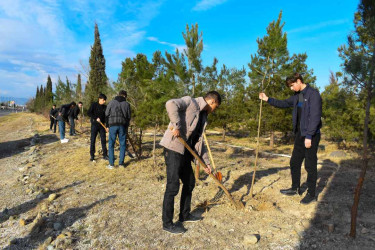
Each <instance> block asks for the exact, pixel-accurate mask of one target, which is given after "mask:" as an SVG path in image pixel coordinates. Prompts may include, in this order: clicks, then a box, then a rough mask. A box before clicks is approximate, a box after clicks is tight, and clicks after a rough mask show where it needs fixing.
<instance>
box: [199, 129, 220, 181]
mask: <svg viewBox="0 0 375 250" xmlns="http://www.w3.org/2000/svg"><path fill="white" fill-rule="evenodd" d="M203 138H204V142H205V143H206V146H207V149H208V155H209V156H210V160H211V163H212V167H213V168H214V171H215V174H214V175H215V177H216V179H218V181H220V182H221V180H222V179H223V174H222V173H221V172H219V171H217V170H216V166H215V162H214V158H213V157H212V153H211V148H210V145H209V144H208V140H207V136H206V133H205V132H203Z"/></svg>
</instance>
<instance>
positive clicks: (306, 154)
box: [259, 73, 322, 204]
mask: <svg viewBox="0 0 375 250" xmlns="http://www.w3.org/2000/svg"><path fill="white" fill-rule="evenodd" d="M286 85H287V87H289V88H290V89H291V90H293V91H294V92H295V94H294V95H293V96H291V97H290V98H288V99H286V100H276V99H274V98H268V97H267V95H266V94H265V93H259V99H262V100H263V101H266V102H268V103H269V104H271V105H272V106H275V107H278V108H289V107H293V132H294V133H295V135H296V137H295V140H294V148H293V153H292V158H291V159H290V169H291V174H292V187H291V188H288V189H282V190H280V192H281V193H282V194H284V195H296V194H301V192H300V179H301V165H302V162H303V160H304V159H305V169H306V171H307V188H308V190H307V194H306V196H305V197H304V198H303V199H302V200H301V203H302V204H309V203H311V202H312V201H314V200H316V197H315V189H316V180H317V172H318V171H317V162H318V158H317V152H318V145H319V141H320V128H321V127H322V121H321V117H322V99H321V97H320V94H319V92H318V90H316V89H314V88H312V87H310V85H309V84H305V83H304V82H303V78H302V76H301V75H300V74H298V73H295V74H294V75H293V76H291V77H288V78H287V79H286Z"/></svg>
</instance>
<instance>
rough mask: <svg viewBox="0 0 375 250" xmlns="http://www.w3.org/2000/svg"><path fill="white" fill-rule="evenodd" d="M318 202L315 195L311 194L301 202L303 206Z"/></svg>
mask: <svg viewBox="0 0 375 250" xmlns="http://www.w3.org/2000/svg"><path fill="white" fill-rule="evenodd" d="M313 201H316V197H315V195H311V194H310V193H307V194H306V196H305V197H303V199H302V200H301V201H300V203H301V204H304V205H307V204H310V203H311V202H313Z"/></svg>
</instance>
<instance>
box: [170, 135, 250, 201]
mask: <svg viewBox="0 0 375 250" xmlns="http://www.w3.org/2000/svg"><path fill="white" fill-rule="evenodd" d="M177 139H178V140H179V141H180V142H181V143H182V144H183V145H184V146H185V148H186V149H187V150H189V152H190V153H191V154H192V155H193V156H194V158H195V159H196V160H197V161H198V162H199V163H200V165H201V166H202V167H203V168H204V169H207V168H208V167H207V165H206V164H205V163H204V162H203V161H202V159H201V158H200V157H199V156H198V155H197V153H195V152H194V150H192V149H191V147H190V146H189V145H188V144H187V143H186V141H185V140H184V139H182V138H181V137H177ZM209 176H210V177H211V178H212V179H213V180H214V181H215V183H216V184H217V185H218V186H219V187H220V188H221V189H222V190H223V191H224V193H225V194H226V195H227V197H228V199H229V200H230V202H231V203H232V204H233V205H234V206H235V207H236V208H244V205H243V204H242V202H241V203H238V204H237V203H236V202H235V201H234V200H233V197H232V196H231V195H230V193H229V192H228V190H227V189H226V188H225V187H224V185H223V184H222V183H221V182H220V181H219V180H218V179H217V178H216V177H215V175H213V174H212V173H210V174H209Z"/></svg>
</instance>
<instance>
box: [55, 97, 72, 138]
mask: <svg viewBox="0 0 375 250" xmlns="http://www.w3.org/2000/svg"><path fill="white" fill-rule="evenodd" d="M75 106H76V103H75V102H71V103H69V104H64V105H62V106H61V107H60V109H59V113H58V116H57V117H56V120H57V121H58V122H59V131H60V140H61V143H67V142H68V141H69V139H67V138H65V122H67V120H68V116H69V112H70V111H71V110H72V109H73V108H74V107H75Z"/></svg>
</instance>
